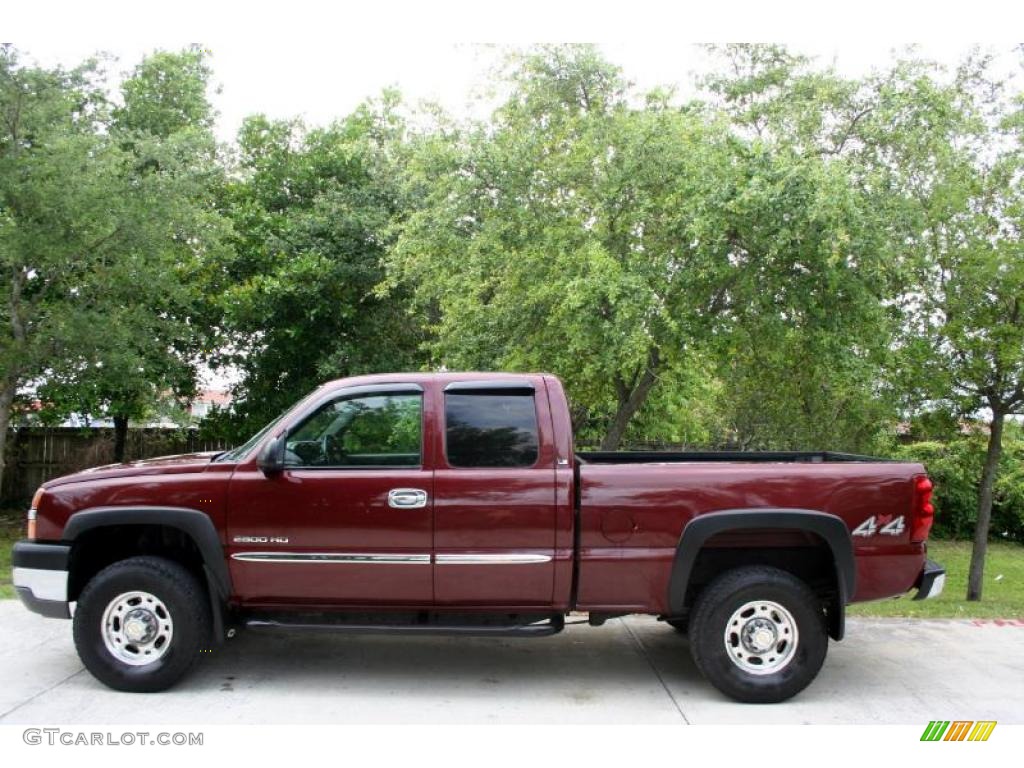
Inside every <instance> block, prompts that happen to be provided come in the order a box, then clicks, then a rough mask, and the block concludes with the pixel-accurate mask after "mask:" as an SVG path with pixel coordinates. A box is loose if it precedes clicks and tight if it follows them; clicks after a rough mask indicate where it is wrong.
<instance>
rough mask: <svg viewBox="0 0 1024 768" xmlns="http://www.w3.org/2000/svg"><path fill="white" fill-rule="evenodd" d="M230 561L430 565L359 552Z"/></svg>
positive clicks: (416, 558)
mask: <svg viewBox="0 0 1024 768" xmlns="http://www.w3.org/2000/svg"><path fill="white" fill-rule="evenodd" d="M231 559H232V560H241V561H243V562H251V563H374V564H386V563H392V564H405V563H409V564H419V563H422V564H426V565H429V564H430V555H401V554H379V555H378V554H364V553H361V552H236V553H235V554H233V555H231Z"/></svg>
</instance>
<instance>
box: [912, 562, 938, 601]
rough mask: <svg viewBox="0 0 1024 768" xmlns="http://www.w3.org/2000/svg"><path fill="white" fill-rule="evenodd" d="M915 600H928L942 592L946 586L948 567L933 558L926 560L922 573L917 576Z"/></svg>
mask: <svg viewBox="0 0 1024 768" xmlns="http://www.w3.org/2000/svg"><path fill="white" fill-rule="evenodd" d="M914 586H915V587H917V594H916V595H914V599H915V600H927V599H928V598H930V597H938V596H939V595H941V594H942V588H943V587H945V586H946V569H945V568H943V567H942V566H941V565H939V564H938V563H936V562H935V561H933V560H925V563H924V568H923V569H922V571H921V575H920V576H918V577H917V584H915V585H914Z"/></svg>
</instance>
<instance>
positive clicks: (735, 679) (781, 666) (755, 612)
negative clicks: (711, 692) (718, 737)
mask: <svg viewBox="0 0 1024 768" xmlns="http://www.w3.org/2000/svg"><path fill="white" fill-rule="evenodd" d="M689 635H690V651H691V653H692V654H693V660H694V662H695V663H696V665H697V668H698V669H700V671H701V673H702V674H703V675H704V677H706V678H707V679H708V681H709V682H710V683H711V684H712V685H714V686H715V687H716V688H718V690H720V691H722V693H724V694H726V695H727V696H731V697H732V698H734V699H736V700H738V701H743V702H750V703H766V704H767V703H775V702H779V701H785V700H786V699H788V698H790V697H792V696H795V695H796V694H797V693H799V692H800V691H802V690H803V689H804V688H806V687H807V686H808V685H809V684H810V683H811V681H812V680H814V678H815V677H816V676H817V674H818V671H819V670H820V669H821V665H822V664H823V663H824V661H825V654H826V652H827V650H828V634H827V631H826V625H825V614H824V611H823V609H822V605H821V601H820V600H819V599H818V597H817V596H816V595H815V594H814V592H812V591H811V590H810V588H809V587H808V586H807V585H806V584H805V583H804V582H803V581H801V580H800V579H798V578H796V577H795V576H793V575H792V574H789V573H787V572H785V571H783V570H780V569H778V568H771V567H768V566H749V567H745V568H737V569H736V570H732V571H728V572H727V573H724V574H722V575H721V576H719V577H718V578H717V579H715V580H714V581H713V582H711V583H710V584H709V585H708V586H707V587H705V588H704V590H703V591H702V592H701V593H700V595H699V596H698V598H697V601H696V604H695V606H694V610H693V613H692V615H691V618H690V627H689Z"/></svg>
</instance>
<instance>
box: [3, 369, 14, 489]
mask: <svg viewBox="0 0 1024 768" xmlns="http://www.w3.org/2000/svg"><path fill="white" fill-rule="evenodd" d="M17 391H18V383H17V380H16V379H15V378H14V377H13V376H9V377H8V378H6V379H5V380H4V382H3V384H2V385H0V501H2V500H3V489H4V466H5V465H6V463H7V430H8V428H9V427H10V426H11V410H12V408H13V407H14V395H15V394H16V393H17Z"/></svg>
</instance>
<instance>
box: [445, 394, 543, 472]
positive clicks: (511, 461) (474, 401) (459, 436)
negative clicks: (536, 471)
mask: <svg viewBox="0 0 1024 768" xmlns="http://www.w3.org/2000/svg"><path fill="white" fill-rule="evenodd" d="M444 410H445V425H446V432H445V437H446V447H447V455H448V463H449V464H451V465H452V466H453V467H530V466H533V465H534V464H536V463H537V411H536V410H535V409H534V406H533V396H532V395H475V394H454V393H452V394H447V395H445V398H444Z"/></svg>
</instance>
